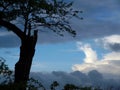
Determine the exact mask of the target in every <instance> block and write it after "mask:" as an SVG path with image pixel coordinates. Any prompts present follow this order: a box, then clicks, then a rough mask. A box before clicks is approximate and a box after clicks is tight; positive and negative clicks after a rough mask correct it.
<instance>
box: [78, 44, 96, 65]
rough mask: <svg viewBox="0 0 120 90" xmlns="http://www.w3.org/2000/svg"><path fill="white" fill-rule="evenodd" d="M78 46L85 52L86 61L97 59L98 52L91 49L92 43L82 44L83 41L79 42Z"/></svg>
mask: <svg viewBox="0 0 120 90" xmlns="http://www.w3.org/2000/svg"><path fill="white" fill-rule="evenodd" d="M77 46H78V49H79V50H82V51H84V53H85V56H86V58H85V59H84V62H85V63H94V62H96V61H97V54H96V52H95V51H94V50H92V49H91V46H90V44H85V45H82V43H81V42H77Z"/></svg>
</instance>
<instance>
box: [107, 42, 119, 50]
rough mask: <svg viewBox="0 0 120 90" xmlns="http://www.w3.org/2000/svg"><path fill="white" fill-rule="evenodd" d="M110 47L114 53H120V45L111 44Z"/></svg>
mask: <svg viewBox="0 0 120 90" xmlns="http://www.w3.org/2000/svg"><path fill="white" fill-rule="evenodd" d="M108 47H109V49H111V50H112V51H116V52H120V43H114V44H109V45H108Z"/></svg>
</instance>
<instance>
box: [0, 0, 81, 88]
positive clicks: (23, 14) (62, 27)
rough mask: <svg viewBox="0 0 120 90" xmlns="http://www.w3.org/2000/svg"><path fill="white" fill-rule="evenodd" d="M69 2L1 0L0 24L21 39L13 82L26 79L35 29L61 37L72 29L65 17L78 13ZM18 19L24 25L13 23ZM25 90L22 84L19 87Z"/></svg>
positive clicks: (69, 17) (54, 0) (59, 0)
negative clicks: (21, 86)
mask: <svg viewBox="0 0 120 90" xmlns="http://www.w3.org/2000/svg"><path fill="white" fill-rule="evenodd" d="M72 4H73V2H65V1H64V0H1V1H0V26H2V27H5V28H7V29H8V30H10V31H12V32H14V33H15V34H16V35H17V36H18V37H19V38H20V40H21V46H20V57H19V61H18V62H17V63H16V64H15V81H14V83H18V84H19V83H21V82H22V83H24V84H25V85H26V83H27V80H28V79H29V73H30V68H31V64H32V59H33V56H34V54H35V46H36V42H37V34H38V30H41V27H46V28H48V30H50V31H53V32H55V33H57V34H58V35H60V36H63V32H68V33H70V34H71V35H72V36H75V35H76V32H75V31H74V30H73V29H72V28H71V26H70V23H69V19H71V18H72V17H73V16H75V17H77V14H78V13H79V12H78V11H76V10H73V9H72V7H71V6H72ZM19 20H22V23H21V24H22V25H23V27H24V28H20V27H18V26H17V24H16V23H14V21H15V22H17V23H19ZM21 89H22V90H25V87H23V88H21Z"/></svg>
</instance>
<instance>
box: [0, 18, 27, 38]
mask: <svg viewBox="0 0 120 90" xmlns="http://www.w3.org/2000/svg"><path fill="white" fill-rule="evenodd" d="M0 26H3V27H6V28H7V29H9V30H11V31H13V32H14V33H15V34H16V35H17V36H18V37H19V38H20V39H23V38H24V37H25V34H24V32H22V30H21V29H19V28H18V27H17V26H15V25H14V24H12V23H10V22H7V21H5V20H2V19H0Z"/></svg>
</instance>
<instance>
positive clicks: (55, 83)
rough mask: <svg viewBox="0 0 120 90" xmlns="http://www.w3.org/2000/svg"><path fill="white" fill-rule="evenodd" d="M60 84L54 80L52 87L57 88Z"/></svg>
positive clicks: (53, 89) (52, 88) (52, 89)
mask: <svg viewBox="0 0 120 90" xmlns="http://www.w3.org/2000/svg"><path fill="white" fill-rule="evenodd" d="M57 86H59V83H58V82H57V81H54V82H53V83H52V84H51V85H50V88H51V90H55V87H57Z"/></svg>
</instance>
